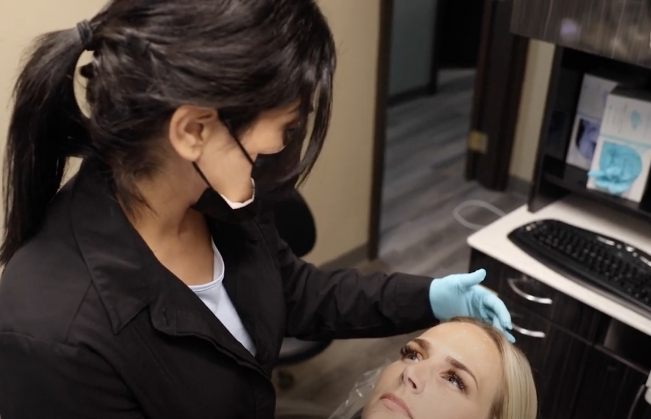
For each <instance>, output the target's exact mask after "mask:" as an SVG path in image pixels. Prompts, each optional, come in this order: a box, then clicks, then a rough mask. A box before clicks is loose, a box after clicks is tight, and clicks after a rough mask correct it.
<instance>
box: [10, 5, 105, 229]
mask: <svg viewBox="0 0 651 419" xmlns="http://www.w3.org/2000/svg"><path fill="white" fill-rule="evenodd" d="M104 3H105V0H83V1H82V0H57V1H50V0H31V1H13V0H2V1H0V161H1V162H4V144H5V141H6V138H7V129H8V127H9V117H10V111H11V94H12V89H13V85H14V83H15V81H16V77H17V76H18V72H19V68H20V62H21V60H22V58H23V57H24V54H25V51H26V49H27V48H28V47H29V46H30V44H31V41H32V40H33V39H34V38H35V37H37V36H38V35H40V34H42V33H45V32H49V31H53V30H59V29H66V28H71V27H73V26H74V25H75V24H76V23H77V22H79V21H81V20H83V19H87V18H91V17H92V16H94V15H95V14H96V13H97V12H98V11H99V10H100V8H101V7H102V6H103V5H104ZM72 166H73V167H74V166H75V165H74V164H73V165H72ZM0 168H1V167H0ZM70 171H73V170H69V172H70ZM3 213H4V209H3V207H2V206H1V205H0V215H1V214H3ZM0 219H4V216H2V218H0ZM0 228H1V227H0Z"/></svg>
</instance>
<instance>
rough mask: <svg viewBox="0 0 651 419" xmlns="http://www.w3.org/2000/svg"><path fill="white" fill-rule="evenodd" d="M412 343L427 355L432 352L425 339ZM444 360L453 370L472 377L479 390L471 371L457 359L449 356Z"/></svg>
mask: <svg viewBox="0 0 651 419" xmlns="http://www.w3.org/2000/svg"><path fill="white" fill-rule="evenodd" d="M414 342H416V343H417V344H418V346H420V347H421V348H423V349H425V350H426V351H427V352H428V353H429V352H430V351H431V350H432V345H431V344H430V343H429V341H427V340H425V339H422V338H416V339H414ZM445 360H446V361H447V362H448V363H449V364H450V365H452V366H453V367H454V368H457V369H460V370H463V371H465V372H467V373H468V374H469V375H470V376H471V377H472V379H473V380H475V386H477V390H479V382H478V381H477V377H475V374H473V373H472V371H470V368H468V367H467V366H465V365H464V364H463V363H461V361H459V360H458V359H456V358H453V357H451V356H447V357H445Z"/></svg>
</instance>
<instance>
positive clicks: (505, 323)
mask: <svg viewBox="0 0 651 419" xmlns="http://www.w3.org/2000/svg"><path fill="white" fill-rule="evenodd" d="M482 302H483V304H484V305H485V306H486V308H487V309H488V310H490V311H492V312H493V313H495V316H496V317H497V318H498V319H499V321H500V324H501V325H502V327H503V328H504V329H511V328H513V325H512V324H511V314H510V313H509V310H508V309H507V308H506V305H505V304H504V302H503V301H502V300H500V298H499V297H498V296H497V295H495V294H493V293H492V292H490V291H486V295H485V296H484V298H483V301H482Z"/></svg>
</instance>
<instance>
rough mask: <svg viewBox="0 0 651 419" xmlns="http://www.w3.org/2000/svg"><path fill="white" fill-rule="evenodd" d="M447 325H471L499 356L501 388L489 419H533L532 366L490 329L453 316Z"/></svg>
mask: <svg viewBox="0 0 651 419" xmlns="http://www.w3.org/2000/svg"><path fill="white" fill-rule="evenodd" d="M449 322H461V323H471V324H474V325H475V326H477V327H479V328H481V329H482V330H483V331H484V332H486V334H487V335H488V336H489V337H490V338H491V339H492V340H493V342H495V345H496V346H497V349H498V350H499V352H500V355H501V357H502V388H501V390H502V391H500V392H499V393H498V395H497V396H496V398H495V400H494V402H493V406H492V407H491V412H490V416H489V418H490V419H535V418H536V414H537V412H538V396H537V394H536V385H535V384H534V381H533V374H532V373H531V366H530V365H529V361H528V360H527V357H526V356H525V355H524V354H523V353H522V351H521V350H520V349H518V348H516V347H515V346H514V345H512V344H511V343H510V342H509V341H508V340H506V338H505V337H504V335H503V334H502V333H501V332H500V331H499V330H497V329H495V328H494V327H493V326H491V325H489V324H486V323H483V322H481V321H479V320H477V319H473V318H470V317H454V318H452V319H450V320H449Z"/></svg>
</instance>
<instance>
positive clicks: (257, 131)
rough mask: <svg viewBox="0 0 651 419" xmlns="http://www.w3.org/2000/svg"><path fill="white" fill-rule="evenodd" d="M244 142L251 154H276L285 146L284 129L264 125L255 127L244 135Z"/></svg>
mask: <svg viewBox="0 0 651 419" xmlns="http://www.w3.org/2000/svg"><path fill="white" fill-rule="evenodd" d="M242 144H243V145H244V146H245V147H246V149H247V150H248V151H249V153H251V154H275V153H278V152H280V151H282V149H283V148H284V141H283V131H282V130H278V129H275V128H272V127H269V126H264V125H263V126H259V127H255V128H254V129H252V130H250V131H249V132H247V133H246V135H244V137H243V138H242Z"/></svg>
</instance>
